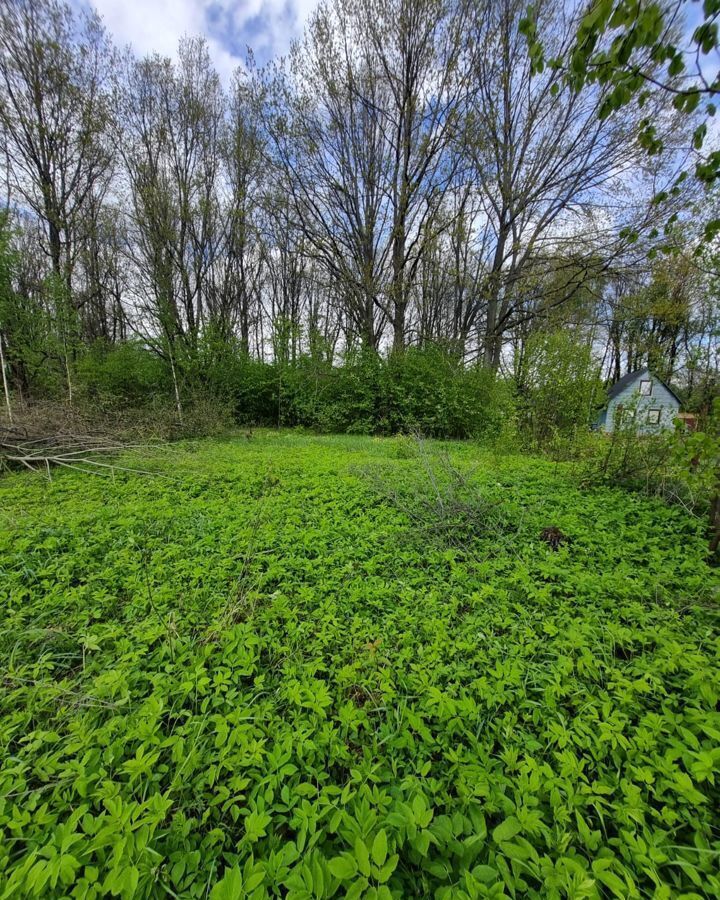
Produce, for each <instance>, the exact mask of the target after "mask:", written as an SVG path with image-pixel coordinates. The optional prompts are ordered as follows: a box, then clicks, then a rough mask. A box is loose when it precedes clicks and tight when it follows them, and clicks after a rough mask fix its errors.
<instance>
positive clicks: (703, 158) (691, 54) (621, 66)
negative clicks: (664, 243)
mask: <svg viewBox="0 0 720 900" xmlns="http://www.w3.org/2000/svg"><path fill="white" fill-rule="evenodd" d="M691 7H692V8H693V11H692V12H691V11H690V8H691ZM699 7H700V4H699V3H692V4H691V3H689V2H688V0H674V2H670V3H660V2H650V3H647V4H646V3H642V4H641V3H639V2H637V0H592V2H591V3H590V4H589V6H588V9H587V12H586V13H585V15H584V16H583V17H582V18H581V19H580V21H579V24H578V28H577V32H576V35H575V40H574V42H573V44H572V46H571V47H570V48H569V50H568V51H567V52H566V53H565V54H564V55H562V56H556V57H548V56H546V50H545V46H544V43H543V40H542V39H541V38H540V36H539V30H538V27H537V9H536V7H535V6H532V5H531V6H529V7H528V11H527V15H526V17H525V18H524V19H523V21H522V23H521V30H522V32H523V33H524V34H525V36H526V38H527V41H528V50H529V53H530V56H531V58H532V60H533V66H534V69H535V71H536V72H542V71H543V69H544V67H545V65H546V64H547V65H549V66H550V67H551V68H554V69H558V70H561V71H563V72H564V73H565V75H566V79H567V82H568V84H569V85H570V87H571V88H572V89H573V90H574V91H575V92H580V91H582V90H583V89H587V88H589V87H591V86H593V85H595V86H599V87H601V88H602V89H603V96H602V98H601V100H600V103H599V107H598V117H599V118H600V119H606V118H608V117H609V116H610V115H612V114H613V113H616V112H617V111H618V110H620V109H622V108H623V107H626V106H628V105H629V104H631V103H633V102H636V103H637V105H638V107H640V108H643V107H646V108H650V106H651V105H652V104H651V101H652V100H654V99H657V98H661V97H668V98H669V99H670V102H671V105H672V107H673V109H674V110H675V111H676V112H677V113H679V114H680V115H681V116H683V117H684V118H683V120H682V124H681V129H686V130H687V145H688V149H691V150H692V151H693V152H694V153H695V154H696V155H697V158H696V164H695V172H694V175H695V178H696V179H697V181H698V182H699V183H700V184H701V185H702V186H703V187H704V188H706V189H707V188H710V187H711V186H712V185H714V184H715V183H716V182H717V180H718V178H719V177H720V150H717V149H711V150H709V151H707V147H706V142H707V137H708V131H709V125H710V122H711V120H712V118H713V117H714V116H715V113H716V111H717V106H716V99H717V97H718V95H720V69H719V68H718V67H717V55H718V52H719V51H720V36H719V35H718V24H717V22H718V17H720V0H704V2H703V4H702V8H701V9H699ZM686 12H688V14H689V16H692V17H693V18H694V17H696V15H697V13H699V14H700V22H699V24H698V25H697V27H695V28H694V29H693V30H692V31H691V32H688V30H687V28H686V26H685V22H684V15H685V13H686ZM638 140H639V143H640V145H641V146H642V147H643V148H644V149H645V150H646V151H647V153H648V154H649V155H652V156H654V155H657V154H659V153H661V152H662V151H663V150H664V149H665V143H666V142H665V140H664V139H663V137H662V136H661V135H660V133H659V132H658V121H657V116H656V115H654V114H653V113H652V112H649V113H648V115H647V116H646V117H645V118H643V119H642V120H641V121H640V123H639V132H638ZM687 177H688V173H687V172H682V173H681V174H680V175H679V177H678V179H677V181H676V184H675V186H674V187H673V189H672V191H673V192H677V191H678V190H679V186H680V184H681V183H682V182H683V181H684V180H685V179H686V178H687ZM667 196H668V195H667V194H666V193H661V194H659V195H657V197H656V201H657V202H662V201H664V200H665V199H666V198H667ZM668 224H671V223H668ZM719 232H720V218H717V217H716V216H713V217H712V218H709V219H708V221H706V222H705V223H704V237H705V240H711V239H712V238H713V237H715V235H717V234H718V233H719Z"/></svg>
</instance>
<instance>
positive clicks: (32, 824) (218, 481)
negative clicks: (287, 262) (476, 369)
mask: <svg viewBox="0 0 720 900" xmlns="http://www.w3.org/2000/svg"><path fill="white" fill-rule="evenodd" d="M423 452H424V453H426V454H427V458H426V459H419V458H418V456H417V454H416V452H415V451H414V450H413V449H412V445H411V444H408V442H407V441H402V440H396V439H390V440H377V439H375V440H373V439H368V438H349V437H345V438H310V437H301V436H297V435H293V434H289V433H279V434H273V435H270V434H265V433H259V432H256V433H255V435H253V436H252V438H246V437H243V436H240V437H238V438H237V439H228V440H224V441H215V442H209V441H208V442H198V443H195V444H185V445H178V446H176V448H175V449H173V450H172V451H168V456H167V457H166V458H164V459H163V458H158V457H157V456H154V457H153V459H151V460H149V461H143V462H144V465H143V466H142V468H153V467H155V468H161V469H162V470H163V472H164V474H166V475H169V476H170V477H165V478H152V477H148V476H145V477H140V476H137V475H133V474H130V473H125V474H122V473H118V474H117V475H116V477H115V479H114V480H111V479H99V478H98V479H92V478H87V477H84V476H82V475H80V474H78V473H74V472H69V471H68V472H63V473H57V474H56V475H54V477H53V480H52V481H51V482H48V481H46V480H43V478H42V477H41V476H34V475H32V474H30V473H27V474H15V475H12V476H7V477H5V478H3V479H2V481H0V554H1V556H0V559H1V563H0V602H1V603H2V613H3V618H2V622H3V624H2V630H1V633H0V659H1V660H2V663H1V665H2V673H1V676H2V684H3V690H2V693H1V694H0V754H1V755H0V759H1V760H2V762H1V763H0V766H1V768H0V829H1V833H2V839H1V840H0V897H26V896H41V897H65V896H72V897H105V896H112V895H115V896H122V897H126V898H129V897H165V896H170V897H173V896H176V897H205V896H211V897H212V898H214V900H217V898H223V897H224V898H240V897H253V898H260V897H266V896H278V897H280V896H284V897H288V898H290V900H300V898H311V897H330V896H348V897H360V896H363V897H368V898H372V897H376V898H387V897H397V898H403V897H413V896H414V897H438V898H445V897H453V898H476V897H539V898H540V897H542V898H555V897H573V898H581V897H587V898H599V897H655V898H670V897H686V898H692V897H716V896H718V895H719V894H720V877H719V876H718V856H719V854H720V831H719V827H720V816H719V814H718V810H719V809H720V785H719V784H718V777H719V776H718V770H719V768H720V749H719V747H718V745H719V744H720V712H719V711H718V700H719V694H718V691H719V687H718V672H719V670H720V666H719V656H720V639H719V636H718V611H717V598H718V580H717V578H718V576H717V572H716V571H715V572H714V571H713V570H712V569H710V568H708V567H707V566H706V564H705V562H704V556H705V543H704V535H703V533H702V526H701V524H700V523H699V522H698V521H697V520H696V519H693V518H691V517H689V516H688V515H687V514H686V513H685V512H684V511H683V510H682V509H680V508H678V507H670V506H667V505H665V504H663V503H662V502H660V501H658V500H653V499H648V498H643V497H640V496H637V495H630V494H626V493H624V492H622V491H619V490H612V489H609V488H604V487H599V488H593V489H588V490H585V491H583V490H581V489H580V488H578V487H577V486H576V484H575V483H574V482H573V480H572V479H571V478H570V477H569V476H568V474H567V471H566V469H565V468H564V466H563V465H562V464H560V465H558V464H555V465H554V464H552V463H550V462H548V461H544V460H539V459H533V458H527V457H526V458H522V457H505V458H496V457H494V456H493V455H490V454H488V453H486V452H483V451H482V450H480V449H478V448H477V447H476V446H473V445H469V444H467V445H459V444H455V445H450V444H448V445H442V446H441V445H437V444H433V443H429V444H427V445H426V449H425V450H423ZM443 454H445V455H446V458H444V457H443ZM132 459H133V461H134V462H135V464H136V465H138V466H139V464H140V461H141V460H139V459H138V458H136V457H132ZM369 473H372V474H369ZM430 473H434V474H433V476H432V477H434V478H435V479H436V481H437V484H435V485H433V484H432V480H431V478H430ZM379 486H380V487H381V488H382V487H383V486H384V487H385V488H388V486H390V487H391V490H390V491H388V490H387V489H385V490H379V489H378V487H379ZM478 498H479V499H478ZM439 503H441V504H442V509H441V510H440V507H439V505H438V504H439ZM473 503H475V506H473ZM478 503H479V504H480V505H479V506H478ZM452 504H455V506H453V505H452ZM448 505H450V509H448ZM418 510H419V512H418ZM439 510H440V512H441V513H442V514H441V515H440V518H439V519H438V512H439ZM457 515H460V519H461V521H462V522H464V523H465V524H464V530H463V531H462V540H456V539H455V538H454V537H453V533H452V532H453V529H452V523H453V517H455V520H456V521H457ZM443 516H444V518H443ZM438 522H440V524H438ZM498 522H499V523H500V524H501V525H502V527H497V526H498ZM548 526H552V527H554V528H557V529H559V530H560V531H561V532H562V533H563V535H567V537H568V539H567V541H565V542H563V543H561V544H559V545H558V546H557V549H553V547H551V546H549V545H548V544H547V543H545V542H544V541H543V540H542V539H541V534H542V532H543V529H546V528H547V527H548Z"/></svg>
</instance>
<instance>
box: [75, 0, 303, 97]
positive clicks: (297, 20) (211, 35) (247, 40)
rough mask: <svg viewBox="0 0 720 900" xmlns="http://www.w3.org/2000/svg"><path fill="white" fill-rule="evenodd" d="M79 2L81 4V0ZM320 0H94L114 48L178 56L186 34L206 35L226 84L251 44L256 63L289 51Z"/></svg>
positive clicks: (261, 62) (140, 53)
mask: <svg viewBox="0 0 720 900" xmlns="http://www.w3.org/2000/svg"><path fill="white" fill-rule="evenodd" d="M78 2H81V0H78ZM317 2H318V0H94V2H93V3H92V5H93V6H94V7H95V8H96V9H97V11H98V12H99V13H100V15H101V16H102V17H103V20H104V22H105V25H106V27H107V29H108V31H109V32H110V33H111V34H112V35H113V37H114V40H115V42H116V44H118V45H119V46H121V47H123V46H125V45H127V44H130V45H131V46H132V47H133V49H134V50H135V52H136V53H137V54H139V55H144V54H146V53H152V52H154V51H157V52H158V53H162V54H164V55H166V56H174V55H175V50H176V48H177V43H178V40H179V39H180V38H181V37H182V36H183V35H203V36H204V37H205V38H207V41H208V44H209V45H210V52H211V55H212V57H213V60H214V62H215V66H216V67H217V69H218V71H219V72H220V75H221V76H222V79H223V81H224V82H226V83H227V82H228V81H229V79H230V76H231V74H232V72H233V70H234V69H235V68H236V67H237V66H238V65H241V64H242V63H243V62H244V60H245V57H246V54H247V47H248V46H250V47H251V48H252V49H253V51H254V53H255V58H256V59H257V61H258V63H260V64H263V63H265V62H267V61H268V59H270V58H272V57H274V56H280V55H283V54H284V53H286V52H287V51H288V49H289V47H290V43H291V42H292V41H293V40H294V39H295V38H297V37H300V35H301V34H302V31H303V27H304V25H305V22H306V20H307V17H308V15H309V13H310V12H311V11H312V10H313V9H314V8H315V6H316V5H317Z"/></svg>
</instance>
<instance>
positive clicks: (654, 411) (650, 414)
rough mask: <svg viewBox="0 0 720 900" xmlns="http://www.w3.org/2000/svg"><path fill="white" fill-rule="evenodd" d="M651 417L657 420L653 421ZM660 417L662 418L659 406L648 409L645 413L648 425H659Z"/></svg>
mask: <svg viewBox="0 0 720 900" xmlns="http://www.w3.org/2000/svg"><path fill="white" fill-rule="evenodd" d="M653 416H657V418H656V419H653ZM661 416H662V409H661V408H660V407H659V406H658V407H653V408H652V409H649V410H648V412H647V423H648V425H659V424H660V418H661Z"/></svg>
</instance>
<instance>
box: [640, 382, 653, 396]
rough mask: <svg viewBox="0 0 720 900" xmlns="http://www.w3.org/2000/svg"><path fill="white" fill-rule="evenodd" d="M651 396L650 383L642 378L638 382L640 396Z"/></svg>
mask: <svg viewBox="0 0 720 900" xmlns="http://www.w3.org/2000/svg"><path fill="white" fill-rule="evenodd" d="M651 395H652V381H650V379H649V378H647V379H645V378H643V379H642V381H641V382H640V396H641V397H650V396H651Z"/></svg>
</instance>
